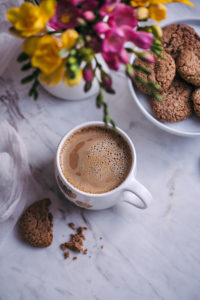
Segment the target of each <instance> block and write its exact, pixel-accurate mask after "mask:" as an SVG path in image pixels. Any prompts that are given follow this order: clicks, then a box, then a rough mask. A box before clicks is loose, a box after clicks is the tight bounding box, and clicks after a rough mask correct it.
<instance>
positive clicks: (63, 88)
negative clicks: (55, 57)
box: [40, 54, 109, 101]
mask: <svg viewBox="0 0 200 300" xmlns="http://www.w3.org/2000/svg"><path fill="white" fill-rule="evenodd" d="M97 59H98V61H99V63H100V64H101V65H102V67H103V69H104V70H105V71H106V72H107V73H109V69H108V67H107V65H106V63H105V61H104V59H103V58H102V56H101V55H100V54H97ZM97 76H99V74H97ZM40 84H41V86H42V87H43V88H44V89H45V90H46V91H47V92H48V93H50V94H52V95H53V96H55V97H58V98H61V99H63V100H72V101H74V100H84V99H87V98H89V97H92V96H95V95H97V93H98V91H99V84H98V82H97V79H96V78H95V79H94V80H93V83H92V87H91V89H90V90H89V91H88V92H87V93H86V92H84V85H85V81H84V80H83V79H82V80H81V82H80V83H79V84H77V85H75V86H73V87H69V86H68V85H66V84H64V83H63V82H62V81H61V82H59V83H58V84H56V85H54V86H48V85H46V84H45V83H43V82H40Z"/></svg>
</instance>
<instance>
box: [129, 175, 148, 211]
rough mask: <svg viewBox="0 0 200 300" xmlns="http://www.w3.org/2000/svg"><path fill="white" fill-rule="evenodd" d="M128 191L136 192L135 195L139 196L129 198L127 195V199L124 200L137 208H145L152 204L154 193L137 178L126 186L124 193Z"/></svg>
mask: <svg viewBox="0 0 200 300" xmlns="http://www.w3.org/2000/svg"><path fill="white" fill-rule="evenodd" d="M126 192H130V193H132V194H134V195H135V196H137V198H136V197H134V198H135V199H127V197H126V196H125V199H124V200H123V201H124V202H127V203H129V204H131V205H133V206H135V207H137V208H140V209H145V208H147V207H148V206H149V205H150V203H151V201H152V195H151V194H150V192H149V191H148V190H147V189H146V188H145V187H144V186H143V185H142V184H141V183H140V182H138V181H137V180H136V179H135V178H134V179H132V181H131V183H130V184H128V186H127V187H125V188H124V193H126Z"/></svg>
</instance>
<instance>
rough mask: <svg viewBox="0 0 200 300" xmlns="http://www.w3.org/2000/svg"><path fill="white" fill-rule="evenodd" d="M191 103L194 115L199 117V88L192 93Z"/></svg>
mask: <svg viewBox="0 0 200 300" xmlns="http://www.w3.org/2000/svg"><path fill="white" fill-rule="evenodd" d="M192 101H193V106H194V111H195V113H196V115H197V116H199V117H200V88H198V89H196V90H195V91H194V92H193V93H192Z"/></svg>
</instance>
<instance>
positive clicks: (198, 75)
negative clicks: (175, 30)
mask: <svg viewBox="0 0 200 300" xmlns="http://www.w3.org/2000/svg"><path fill="white" fill-rule="evenodd" d="M176 66H177V71H178V73H179V75H180V76H181V77H182V78H183V79H184V80H185V81H187V82H189V83H191V84H193V85H195V86H200V49H191V48H187V49H185V50H183V51H181V53H180V55H179V56H178V58H177V61H176Z"/></svg>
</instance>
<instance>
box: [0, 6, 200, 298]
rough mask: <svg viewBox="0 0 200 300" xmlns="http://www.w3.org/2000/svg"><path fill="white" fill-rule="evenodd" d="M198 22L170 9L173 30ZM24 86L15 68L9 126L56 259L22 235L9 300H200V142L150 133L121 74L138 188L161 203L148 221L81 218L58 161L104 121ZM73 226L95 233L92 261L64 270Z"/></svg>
mask: <svg viewBox="0 0 200 300" xmlns="http://www.w3.org/2000/svg"><path fill="white" fill-rule="evenodd" d="M195 2H196V3H198V1H197V0H196V1H195ZM199 13H200V5H199V4H198V5H197V6H196V8H194V9H193V8H190V7H186V6H183V5H170V6H169V10H168V20H174V19H175V18H177V17H180V18H183V17H187V18H189V17H193V18H194V17H195V16H196V17H199ZM16 55H17V53H16ZM22 76H23V74H22V73H21V72H20V69H19V65H18V64H17V63H16V62H15V58H14V59H13V60H12V61H11V62H10V66H9V68H8V69H7V71H6V72H5V74H4V76H3V78H0V117H1V118H5V119H7V120H8V121H9V122H10V123H11V124H12V125H13V126H14V127H15V128H16V129H17V131H18V132H19V134H20V136H21V137H22V138H23V140H24V142H25V145H26V147H27V151H28V156H29V163H30V168H31V172H32V174H33V177H34V180H35V183H34V189H33V187H32V189H31V188H30V190H34V192H32V199H34V198H35V200H38V199H39V198H40V197H43V196H49V197H50V198H51V199H52V202H53V204H52V207H51V210H52V212H53V214H54V240H53V244H52V246H51V247H49V248H47V249H34V248H31V247H29V246H28V245H26V244H25V243H23V241H22V240H21V238H20V236H19V233H18V228H17V226H16V228H15V229H14V231H13V232H12V233H11V234H10V236H9V237H8V238H7V240H6V241H5V243H4V245H3V246H2V248H1V249H0V300H13V299H14V300H27V299H29V300H35V299H39V300H55V299H58V300H64V299H65V300H66V299H84V300H85V299H89V300H92V299H95V300H114V299H116V300H126V299H127V300H129V299H130V300H132V299H134V300H149V299H153V300H199V299H200V235H199V232H200V217H199V212H200V139H199V138H183V137H178V136H173V135H170V134H168V133H165V132H163V131H161V130H160V129H158V128H156V127H155V126H154V125H152V124H151V123H149V121H148V120H146V119H145V118H144V117H143V115H142V114H141V112H140V111H139V109H138V108H137V106H136V105H135V103H134V102H133V100H132V98H131V95H130V92H129V90H128V84H127V81H126V79H125V78H124V77H123V76H121V74H115V75H114V74H113V77H114V85H115V87H116V90H117V94H116V95H115V96H108V102H109V106H110V109H111V115H112V117H113V118H114V119H115V120H117V123H118V126H119V127H121V128H122V129H124V130H125V131H126V132H127V133H128V134H129V136H130V137H131V139H132V140H133V142H134V144H135V147H136V151H137V155H138V179H139V180H141V181H142V182H143V183H144V184H145V185H146V186H147V187H148V188H149V189H150V190H151V192H152V194H153V197H154V201H153V203H152V205H151V206H150V208H149V209H148V210H145V211H140V210H138V209H136V208H133V207H132V206H130V205H128V204H124V203H120V204H119V205H117V206H115V207H113V208H111V209H108V210H105V211H100V212H91V211H86V210H82V209H79V208H77V207H74V206H72V205H71V204H70V203H69V202H67V201H66V200H65V199H64V198H63V196H62V195H61V193H60V192H59V190H58V187H57V185H56V182H55V178H54V171H53V160H54V156H55V151H56V147H57V145H58V142H59V140H60V139H61V137H62V136H63V135H64V134H65V133H66V132H67V131H68V130H69V129H70V128H72V127H74V126H75V125H77V124H79V123H81V122H85V121H88V120H101V111H100V110H97V109H96V108H95V101H94V99H88V100H85V101H80V102H65V101H63V100H59V99H55V98H54V97H52V96H50V95H49V94H47V93H46V92H45V91H44V90H43V89H42V88H41V89H40V99H39V100H38V101H37V102H34V101H33V100H31V99H29V97H28V96H27V91H28V86H22V85H20V83H19V82H20V79H21V78H22ZM70 221H73V222H75V224H76V225H87V226H88V228H89V229H88V232H87V233H86V236H87V239H86V243H85V245H86V247H87V248H88V255H87V256H84V255H79V256H78V260H77V261H72V260H67V261H66V260H64V259H63V255H62V252H61V250H60V249H59V244H60V243H62V242H64V241H66V240H67V239H68V237H69V234H70V233H71V231H70V229H69V228H68V226H67V224H68V223H69V222H70ZM100 236H102V237H103V240H100ZM102 244H103V245H104V248H103V249H101V245H102ZM89 256H91V258H89Z"/></svg>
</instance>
